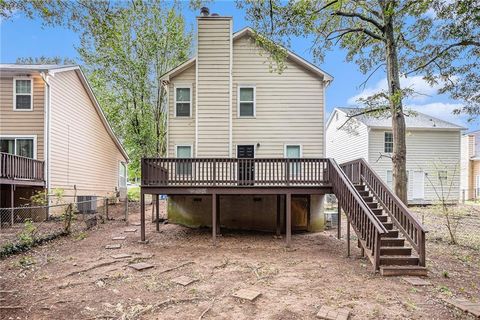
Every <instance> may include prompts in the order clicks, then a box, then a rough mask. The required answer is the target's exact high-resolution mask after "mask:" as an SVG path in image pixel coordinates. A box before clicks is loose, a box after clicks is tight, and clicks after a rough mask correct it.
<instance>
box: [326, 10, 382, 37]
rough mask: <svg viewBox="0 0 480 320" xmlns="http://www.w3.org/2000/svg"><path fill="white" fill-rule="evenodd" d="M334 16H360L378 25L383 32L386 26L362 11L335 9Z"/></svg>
mask: <svg viewBox="0 0 480 320" xmlns="http://www.w3.org/2000/svg"><path fill="white" fill-rule="evenodd" d="M332 15H334V16H341V17H348V18H359V19H360V20H363V21H365V22H368V23H371V24H373V25H374V26H375V27H377V29H378V30H380V31H381V32H382V33H383V32H384V30H385V26H384V25H382V24H381V23H380V22H378V21H377V20H375V19H372V18H370V17H367V16H365V15H363V14H361V13H357V12H344V11H334V12H333V13H332Z"/></svg>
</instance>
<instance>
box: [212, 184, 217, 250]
mask: <svg viewBox="0 0 480 320" xmlns="http://www.w3.org/2000/svg"><path fill="white" fill-rule="evenodd" d="M212 243H213V245H214V246H216V245H217V195H216V194H215V193H212Z"/></svg>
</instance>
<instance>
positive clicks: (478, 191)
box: [475, 175, 480, 198]
mask: <svg viewBox="0 0 480 320" xmlns="http://www.w3.org/2000/svg"><path fill="white" fill-rule="evenodd" d="M475 178H476V181H475V182H476V183H475V198H477V197H478V196H479V195H480V175H479V176H476V177H475Z"/></svg>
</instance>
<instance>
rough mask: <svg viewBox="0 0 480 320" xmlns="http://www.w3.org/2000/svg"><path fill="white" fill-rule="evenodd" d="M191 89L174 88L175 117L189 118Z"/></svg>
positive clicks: (188, 87)
mask: <svg viewBox="0 0 480 320" xmlns="http://www.w3.org/2000/svg"><path fill="white" fill-rule="evenodd" d="M191 107H192V88H191V87H190V86H183V87H180V86H176V87H175V116H176V117H190V115H191V111H192V108H191Z"/></svg>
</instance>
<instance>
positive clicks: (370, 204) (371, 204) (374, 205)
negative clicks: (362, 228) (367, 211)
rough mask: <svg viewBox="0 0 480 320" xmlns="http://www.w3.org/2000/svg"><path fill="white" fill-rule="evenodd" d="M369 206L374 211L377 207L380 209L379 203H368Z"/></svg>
mask: <svg viewBox="0 0 480 320" xmlns="http://www.w3.org/2000/svg"><path fill="white" fill-rule="evenodd" d="M367 206H369V207H370V208H372V209H374V208H377V207H378V203H376V202H367Z"/></svg>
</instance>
